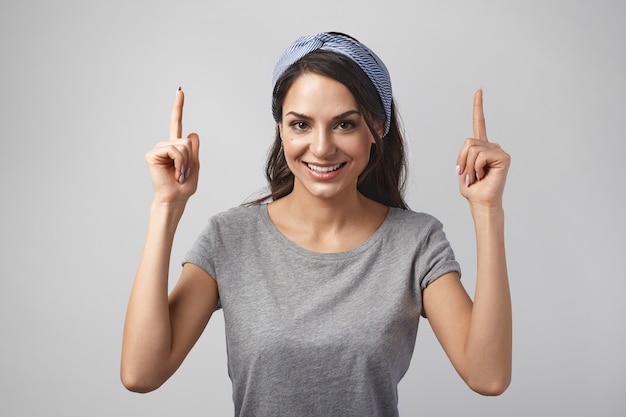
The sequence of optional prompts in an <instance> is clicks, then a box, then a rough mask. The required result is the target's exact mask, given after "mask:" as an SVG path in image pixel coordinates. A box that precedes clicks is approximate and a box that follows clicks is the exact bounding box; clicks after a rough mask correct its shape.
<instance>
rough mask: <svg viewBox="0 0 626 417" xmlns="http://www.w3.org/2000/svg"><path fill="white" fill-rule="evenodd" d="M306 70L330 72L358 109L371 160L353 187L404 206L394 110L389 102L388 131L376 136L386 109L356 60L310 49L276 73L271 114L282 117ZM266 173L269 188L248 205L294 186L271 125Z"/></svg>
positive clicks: (275, 196)
mask: <svg viewBox="0 0 626 417" xmlns="http://www.w3.org/2000/svg"><path fill="white" fill-rule="evenodd" d="M305 73H313V74H317V75H322V76H326V77H330V78H333V79H335V80H337V81H339V82H340V83H342V84H343V85H345V86H346V87H347V88H348V90H350V92H351V93H352V95H353V96H354V98H355V100H356V102H357V104H358V106H359V111H360V112H361V114H363V117H364V119H365V122H366V123H367V126H368V128H369V130H370V131H371V132H372V135H373V136H374V140H375V144H373V145H372V148H371V150H370V160H369V163H368V165H367V167H366V168H365V170H364V171H363V173H362V174H361V175H360V177H359V181H358V184H357V189H358V190H359V192H360V193H361V194H363V195H364V196H366V197H368V198H370V199H372V200H374V201H377V202H379V203H381V204H384V205H386V206H390V207H399V208H403V209H407V208H408V206H407V204H406V202H405V201H404V187H405V179H406V171H407V169H406V156H405V152H404V137H403V135H402V132H401V129H400V126H399V122H398V118H397V115H396V111H395V103H392V105H391V124H390V128H389V132H388V133H387V135H385V137H384V138H381V137H380V135H379V134H378V133H377V131H376V128H375V121H384V120H385V112H384V109H383V107H382V103H381V100H380V97H379V95H378V92H377V91H376V88H375V87H374V84H372V82H371V81H370V79H369V78H368V77H367V75H366V74H365V72H363V70H362V69H361V68H360V67H359V65H358V64H357V63H355V62H354V61H352V60H351V59H350V58H348V57H346V56H344V55H341V54H339V53H336V52H332V51H326V50H315V51H313V52H311V53H309V54H307V55H305V56H304V57H303V58H301V59H300V60H298V61H297V62H295V63H294V64H293V65H291V66H290V67H289V68H288V69H287V70H286V71H285V72H284V73H283V75H282V76H281V77H280V78H279V79H278V81H277V82H276V85H275V87H274V92H273V100H274V120H276V122H277V123H280V122H281V121H282V112H283V102H284V100H285V96H286V95H287V92H288V91H289V89H290V88H291V86H292V85H293V83H294V81H295V80H296V79H297V78H298V77H299V76H301V75H302V74H305ZM265 177H266V178H267V181H268V183H269V190H270V193H269V194H267V195H266V196H264V197H262V198H259V199H257V200H254V201H252V202H250V203H248V205H254V204H261V203H263V202H266V201H267V200H271V201H275V200H278V199H280V198H282V197H284V196H286V195H288V194H289V193H291V191H292V190H293V185H294V176H293V174H292V172H291V171H290V170H289V167H288V166H287V161H286V160H285V155H284V153H283V147H282V140H281V137H280V130H279V128H278V126H276V136H275V139H274V143H273V144H272V147H271V148H270V151H269V153H268V157H267V162H266V164H265Z"/></svg>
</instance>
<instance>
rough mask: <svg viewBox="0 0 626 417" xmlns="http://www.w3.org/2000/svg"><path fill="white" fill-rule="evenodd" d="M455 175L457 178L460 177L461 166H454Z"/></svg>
mask: <svg viewBox="0 0 626 417" xmlns="http://www.w3.org/2000/svg"><path fill="white" fill-rule="evenodd" d="M456 175H457V176H459V175H461V165H457V166H456Z"/></svg>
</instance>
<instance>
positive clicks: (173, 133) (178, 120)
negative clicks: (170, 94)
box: [169, 87, 185, 140]
mask: <svg viewBox="0 0 626 417" xmlns="http://www.w3.org/2000/svg"><path fill="white" fill-rule="evenodd" d="M184 104H185V94H183V90H182V88H180V87H178V90H177V91H176V97H175V98H174V107H173V108H172V115H171V116H170V136H169V138H170V140H175V139H179V138H181V137H182V135H183V105H184Z"/></svg>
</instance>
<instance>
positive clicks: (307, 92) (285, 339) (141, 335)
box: [121, 33, 511, 416]
mask: <svg viewBox="0 0 626 417" xmlns="http://www.w3.org/2000/svg"><path fill="white" fill-rule="evenodd" d="M273 81H274V93H273V101H272V110H273V115H274V119H275V120H276V124H277V129H276V139H275V141H274V144H273V147H272V151H271V153H270V156H269V158H268V162H267V167H266V175H267V177H268V180H269V185H270V194H269V195H268V196H267V197H266V198H263V199H261V200H258V201H256V202H253V203H250V204H247V205H245V206H241V207H236V208H233V209H231V210H229V211H227V212H225V213H221V214H218V215H216V216H214V217H212V218H211V220H210V222H209V224H208V226H207V227H206V229H205V230H204V231H203V232H202V233H201V235H200V236H199V238H198V240H197V241H196V243H195V245H194V246H193V248H192V249H191V251H190V252H189V253H188V255H187V256H186V258H185V260H184V266H183V269H182V273H181V275H180V278H179V280H178V283H177V285H176V286H175V288H174V290H173V291H172V292H171V293H170V294H168V285H167V283H168V270H169V262H170V253H171V247H172V241H173V238H174V233H175V230H176V227H177V224H178V221H179V219H180V218H181V216H182V214H183V211H184V208H185V204H186V202H187V200H188V198H189V197H190V196H191V195H192V194H193V193H194V192H195V191H196V186H197V180H198V170H199V161H198V147H199V138H198V136H197V135H196V134H194V133H192V134H190V135H189V136H187V137H186V138H182V109H183V92H182V91H180V90H179V91H178V92H177V94H176V99H175V102H174V109H173V112H172V117H171V121H170V140H169V141H168V142H165V143H161V144H159V145H157V146H156V147H155V148H154V149H153V150H152V151H150V152H148V154H147V156H146V160H147V163H148V167H149V169H150V174H151V178H152V183H153V188H154V201H153V204H152V207H151V210H150V221H149V227H148V233H147V237H146V243H145V247H144V251H143V254H142V257H141V260H140V263H139V268H138V271H137V276H136V278H135V283H134V285H133V289H132V292H131V297H130V302H129V306H128V312H127V316H126V325H125V330H124V343H123V351H122V369H121V375H122V381H123V383H124V385H125V386H126V387H127V388H128V389H130V390H133V391H139V392H146V391H150V390H154V389H156V388H157V387H159V386H160V385H161V384H162V383H163V382H165V380H167V379H168V378H169V377H170V375H172V374H173V373H174V372H175V370H176V369H177V368H178V367H179V365H180V364H181V363H182V361H183V359H184V358H185V356H186V355H187V353H188V352H189V351H190V349H191V348H192V346H193V345H194V343H195V342H196V340H197V339H198V337H199V336H200V334H201V333H202V331H203V329H204V327H205V326H206V324H207V322H208V320H209V319H210V317H211V314H212V313H213V311H215V309H216V308H222V309H223V313H224V320H225V327H226V343H227V346H228V369H229V375H230V377H231V380H232V383H233V399H234V402H235V413H236V415H237V416H276V415H290V416H291V415H293V416H331V415H341V416H365V415H367V416H394V415H398V410H397V402H398V398H397V384H398V382H399V381H400V379H401V378H402V376H403V375H404V373H405V372H406V370H407V369H408V366H409V362H410V359H411V355H412V352H413V347H414V343H415V337H416V333H417V327H418V321H419V318H420V315H422V316H428V318H429V321H430V323H431V326H432V328H433V330H434V332H435V334H436V335H437V338H438V339H439V341H440V343H441V345H442V346H443V348H444V350H445V352H446V353H447V355H448V357H449V358H450V360H451V362H452V364H453V365H454V367H455V368H456V370H457V371H458V373H459V375H460V376H461V377H462V378H463V379H464V380H465V381H466V383H467V384H468V385H469V386H470V387H471V388H472V389H473V390H475V391H477V392H479V393H482V394H485V395H498V394H500V393H502V392H503V391H504V390H505V389H506V388H507V386H508V384H509V381H510V375H511V304H510V295H509V286H508V277H507V268H506V260H505V250H504V212H503V208H502V193H503V190H504V184H505V180H506V174H507V170H508V167H509V156H508V155H507V154H506V153H505V152H504V151H503V150H502V149H501V148H500V146H498V145H496V144H494V143H490V142H488V141H487V136H486V129H485V121H484V117H483V109H482V92H481V91H478V92H477V93H476V95H475V97H474V110H473V112H474V117H473V124H474V138H470V139H467V140H466V141H465V143H464V144H463V146H462V148H461V151H460V153H459V156H458V158H457V161H456V165H457V167H456V170H457V175H458V176H459V188H460V190H461V193H462V195H463V196H464V197H465V198H466V199H467V200H468V202H469V206H470V210H471V213H472V217H473V220H474V224H475V230H476V242H477V254H478V260H477V262H478V264H477V265H478V271H477V282H476V293H475V296H474V301H473V302H472V300H471V299H470V297H469V296H468V294H467V293H466V291H465V290H464V288H463V286H462V284H461V282H460V279H459V274H460V268H459V265H458V263H457V262H456V261H455V259H454V254H453V252H452V249H451V248H450V245H449V243H448V241H447V240H446V238H445V235H444V232H443V230H442V225H441V223H440V222H438V221H437V220H436V219H435V218H433V217H432V216H430V215H427V214H424V213H416V212H413V211H410V210H409V209H408V208H407V206H406V203H405V202H404V199H403V180H404V174H405V154H404V145H403V144H404V142H403V137H402V134H401V132H400V129H399V127H398V122H397V117H396V114H395V108H394V103H393V99H392V95H391V83H390V79H389V75H388V72H387V69H386V68H385V66H384V64H383V63H382V62H381V61H380V59H379V58H378V57H377V56H376V55H375V54H374V53H373V52H372V51H371V50H370V49H368V48H367V47H366V46H365V45H363V44H362V43H360V42H358V41H357V40H355V39H353V38H351V37H349V36H347V35H344V34H340V33H320V34H317V35H315V36H307V37H303V38H300V39H299V40H297V41H296V42H295V43H294V44H292V45H291V46H290V47H289V48H288V49H287V50H286V51H285V53H284V55H283V56H282V57H281V59H280V60H279V62H278V64H277V66H276V70H275V73H274V80H273Z"/></svg>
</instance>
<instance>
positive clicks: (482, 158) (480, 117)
mask: <svg viewBox="0 0 626 417" xmlns="http://www.w3.org/2000/svg"><path fill="white" fill-rule="evenodd" d="M472 124H473V127H474V137H473V138H468V139H466V140H465V142H464V143H463V147H462V148H461V151H460V152H459V156H458V158H457V168H456V172H457V175H458V176H459V189H460V191H461V194H462V195H463V197H465V198H466V199H467V201H468V202H469V203H470V207H472V208H474V207H482V208H486V209H493V208H501V207H502V194H503V193H504V184H505V182H506V175H507V172H508V170H509V165H510V163H511V157H510V156H509V155H508V154H507V153H506V152H504V151H503V150H502V148H501V147H500V145H498V144H497V143H492V142H489V141H488V140H487V128H486V127H485V116H484V113H483V92H482V90H478V91H476V93H475V94H474V112H473V117H472Z"/></svg>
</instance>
